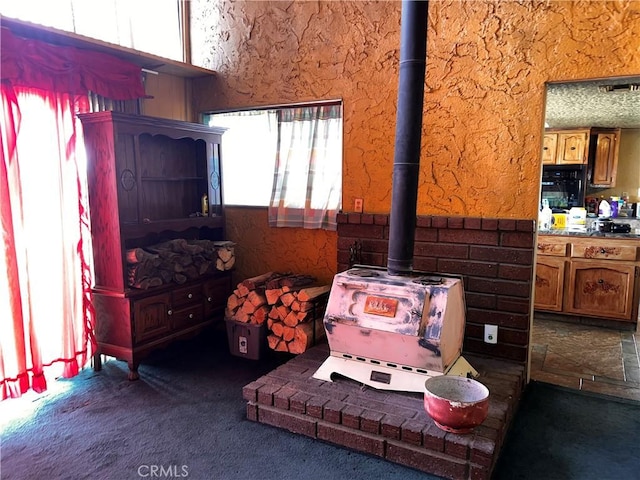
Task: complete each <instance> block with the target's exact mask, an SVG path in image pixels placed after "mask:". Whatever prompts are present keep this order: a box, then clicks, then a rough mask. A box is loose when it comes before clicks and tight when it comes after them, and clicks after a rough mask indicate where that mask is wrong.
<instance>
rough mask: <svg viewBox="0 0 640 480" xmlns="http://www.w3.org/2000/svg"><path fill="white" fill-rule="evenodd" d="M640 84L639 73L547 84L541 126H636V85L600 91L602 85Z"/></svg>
mask: <svg viewBox="0 0 640 480" xmlns="http://www.w3.org/2000/svg"><path fill="white" fill-rule="evenodd" d="M627 84H635V85H640V76H638V77H625V78H616V79H610V80H597V81H583V82H573V83H552V84H548V85H547V105H546V110H545V126H547V127H557V128H574V127H618V128H640V86H639V87H638V88H637V89H636V90H635V91H629V90H628V89H627V90H617V89H614V90H613V91H610V92H602V91H601V89H600V88H599V87H601V86H605V85H627Z"/></svg>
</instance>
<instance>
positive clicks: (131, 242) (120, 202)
mask: <svg viewBox="0 0 640 480" xmlns="http://www.w3.org/2000/svg"><path fill="white" fill-rule="evenodd" d="M80 119H81V121H82V124H83V131H84V141H85V147H86V150H87V179H88V190H89V192H88V196H89V207H90V219H91V234H92V240H93V252H94V272H95V282H94V287H93V299H94V306H95V310H96V339H97V343H98V350H97V352H96V355H95V357H94V368H95V369H96V370H100V369H101V357H100V356H101V355H109V356H113V357H116V358H119V359H122V360H125V361H127V363H128V365H129V378H130V379H131V380H135V379H137V378H138V366H139V363H140V360H141V359H142V358H144V356H146V355H148V354H149V353H150V352H152V351H153V350H155V349H157V348H160V347H164V346H166V345H168V344H170V343H171V342H173V341H175V340H179V339H184V338H187V337H189V336H192V335H196V334H198V333H199V332H200V331H202V330H203V329H204V328H206V327H207V326H209V325H211V324H212V323H214V322H216V321H222V320H223V317H224V307H225V304H226V299H227V297H228V296H229V294H230V292H231V273H230V271H214V272H213V273H211V272H208V273H205V274H202V275H199V276H198V277H197V278H190V279H188V280H186V281H183V282H182V283H176V282H175V281H169V282H168V283H164V284H162V285H160V286H154V287H150V288H147V289H144V290H143V289H139V288H134V287H132V286H130V284H129V281H128V268H129V265H128V264H127V255H126V252H127V250H130V249H133V248H143V249H144V248H146V247H150V246H153V245H155V244H158V243H162V242H166V241H169V240H175V239H187V240H212V241H221V240H224V239H225V222H224V208H223V204H222V182H221V174H222V172H221V161H220V148H221V140H222V134H223V133H224V129H221V128H215V127H208V126H206V125H202V124H195V123H188V122H181V121H175V120H165V119H160V118H154V117H147V116H141V115H130V114H122V113H116V112H100V113H90V114H82V115H80Z"/></svg>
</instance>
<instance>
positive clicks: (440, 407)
mask: <svg viewBox="0 0 640 480" xmlns="http://www.w3.org/2000/svg"><path fill="white" fill-rule="evenodd" d="M424 387H425V392H424V409H425V410H426V411H427V413H428V414H429V416H430V417H431V418H432V419H433V421H434V422H435V424H436V425H437V426H438V427H440V428H441V429H442V430H445V431H447V432H453V433H469V432H471V431H472V430H473V429H474V428H475V427H477V426H478V425H480V424H481V423H482V422H484V420H485V419H486V418H487V414H488V413H489V389H488V388H487V387H485V386H484V385H483V384H482V383H480V382H478V381H476V380H473V379H471V378H466V377H458V376H453V375H452V376H449V375H439V376H437V377H431V378H429V379H428V380H427V381H425V382H424Z"/></svg>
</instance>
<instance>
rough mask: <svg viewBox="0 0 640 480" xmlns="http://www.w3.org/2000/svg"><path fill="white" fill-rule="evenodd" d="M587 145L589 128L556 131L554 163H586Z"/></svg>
mask: <svg viewBox="0 0 640 480" xmlns="http://www.w3.org/2000/svg"><path fill="white" fill-rule="evenodd" d="M588 146H589V130H575V131H570V132H560V133H558V147H557V151H556V164H558V165H568V164H586V163H587V153H588Z"/></svg>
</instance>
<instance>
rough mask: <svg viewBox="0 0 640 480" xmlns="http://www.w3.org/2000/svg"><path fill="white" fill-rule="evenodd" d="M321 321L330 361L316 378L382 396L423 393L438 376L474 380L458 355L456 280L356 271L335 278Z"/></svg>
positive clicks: (460, 296)
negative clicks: (351, 383)
mask: <svg viewBox="0 0 640 480" xmlns="http://www.w3.org/2000/svg"><path fill="white" fill-rule="evenodd" d="M323 321H324V326H325V330H326V333H327V341H328V343H329V348H330V350H331V354H330V356H329V357H328V358H327V360H325V362H324V363H323V364H322V366H321V367H320V368H319V369H318V370H317V371H316V373H315V374H314V377H315V378H319V379H322V380H333V378H334V377H333V376H334V374H338V375H342V376H345V377H348V378H351V379H353V380H356V381H358V382H360V383H363V384H365V385H369V386H371V387H374V388H378V389H383V390H396V391H409V392H423V391H424V382H425V380H427V379H428V378H430V377H432V376H435V375H442V374H456V375H464V376H467V375H469V376H476V375H477V372H476V371H475V370H474V369H473V368H472V367H471V366H470V365H469V364H468V363H467V362H466V360H465V359H464V358H463V357H461V356H460V353H461V351H462V342H463V336H464V326H465V305H464V291H463V286H462V279H461V278H459V277H455V276H445V275H440V274H428V273H420V272H414V273H412V274H411V275H403V276H394V275H390V274H389V273H388V272H387V270H385V269H383V268H380V267H378V268H376V267H369V266H361V265H358V266H354V268H351V269H349V270H347V271H345V272H342V273H339V274H337V275H336V276H335V277H334V279H333V285H332V287H331V292H330V294H329V301H328V303H327V309H326V311H325V315H324V319H323Z"/></svg>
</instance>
